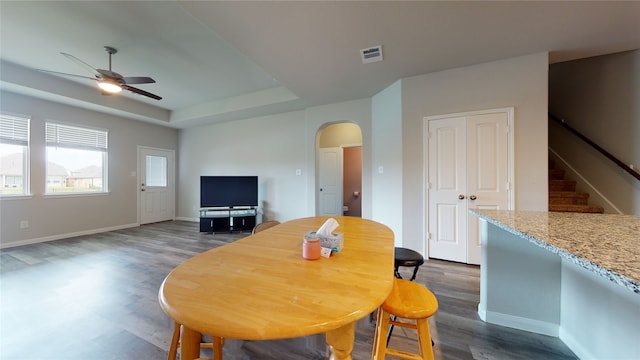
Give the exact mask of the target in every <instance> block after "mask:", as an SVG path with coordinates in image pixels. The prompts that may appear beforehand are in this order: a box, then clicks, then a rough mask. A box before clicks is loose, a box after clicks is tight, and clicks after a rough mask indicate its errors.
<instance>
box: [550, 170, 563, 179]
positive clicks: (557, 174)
mask: <svg viewBox="0 0 640 360" xmlns="http://www.w3.org/2000/svg"><path fill="white" fill-rule="evenodd" d="M564 173H565V171H564V170H561V169H549V180H563V179H564Z"/></svg>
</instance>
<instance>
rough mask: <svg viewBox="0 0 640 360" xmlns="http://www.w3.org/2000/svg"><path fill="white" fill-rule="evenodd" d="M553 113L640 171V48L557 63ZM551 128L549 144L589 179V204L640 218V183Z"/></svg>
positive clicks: (552, 83) (553, 78) (584, 186)
mask: <svg viewBox="0 0 640 360" xmlns="http://www.w3.org/2000/svg"><path fill="white" fill-rule="evenodd" d="M549 109H550V111H551V113H553V114H555V115H557V116H559V117H561V118H564V119H565V121H566V122H567V123H568V124H569V125H571V126H572V127H574V128H575V129H577V130H578V131H580V132H581V133H582V134H584V135H585V136H586V137H588V138H589V139H591V140H592V141H594V142H595V143H596V144H598V145H599V146H601V147H602V148H604V149H605V150H607V151H608V152H610V153H611V154H613V155H614V156H616V157H617V158H618V159H620V160H621V161H623V162H625V163H626V164H632V165H634V166H635V167H636V169H638V168H640V141H638V139H640V50H635V51H629V52H623V53H618V54H612V55H605V56H598V57H593V58H588V59H582V60H576V61H569V62H565V63H559V64H554V65H552V66H551V67H550V70H549ZM549 129H550V132H549V145H550V146H551V148H552V149H553V150H554V151H556V152H557V153H558V154H559V155H560V157H561V158H562V159H564V160H566V161H567V162H568V163H569V164H570V166H571V167H572V168H573V169H575V171H576V172H577V173H578V174H579V176H582V177H584V178H585V180H586V182H585V181H582V182H581V185H580V186H581V187H582V188H581V189H580V190H582V191H587V192H590V193H591V198H590V202H592V203H594V204H598V205H601V206H604V207H605V208H607V209H610V208H611V206H609V204H611V205H613V206H615V208H617V209H616V211H617V210H619V211H620V212H622V213H625V214H636V215H640V181H638V180H636V179H635V178H633V177H632V176H631V175H628V174H626V173H624V172H622V170H621V169H620V168H619V167H618V166H617V165H615V164H614V163H612V162H611V161H609V160H607V159H606V158H604V157H603V156H602V155H600V154H599V153H597V152H596V151H595V150H593V149H592V148H590V147H589V146H587V145H585V144H584V143H583V142H582V141H580V140H577V138H576V137H575V136H573V135H571V134H569V133H568V132H566V131H565V130H563V129H562V128H561V127H559V126H557V125H556V124H555V123H550V126H549ZM574 179H575V180H580V179H579V178H574ZM589 184H590V185H592V186H593V187H594V188H595V189H597V191H599V192H600V193H601V194H602V196H601V197H599V196H598V194H597V193H595V190H593V189H592V188H591V187H590V186H589ZM611 212H613V211H611Z"/></svg>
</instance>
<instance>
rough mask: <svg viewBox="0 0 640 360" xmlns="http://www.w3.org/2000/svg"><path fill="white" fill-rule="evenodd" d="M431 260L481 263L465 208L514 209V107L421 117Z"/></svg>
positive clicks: (476, 232)
mask: <svg viewBox="0 0 640 360" xmlns="http://www.w3.org/2000/svg"><path fill="white" fill-rule="evenodd" d="M425 122H426V124H425V126H426V127H428V132H427V139H426V141H427V143H428V147H427V152H428V155H427V156H426V157H425V159H427V161H428V163H427V164H426V166H425V168H426V169H427V174H428V175H427V197H426V198H427V223H428V232H427V236H426V237H427V239H428V244H427V245H428V254H429V257H430V258H437V259H444V260H450V261H456V262H462V263H469V264H480V257H481V256H480V255H481V246H480V240H479V239H480V237H479V229H478V225H479V224H478V219H477V217H476V216H474V215H471V214H469V212H468V210H469V209H510V208H511V207H512V199H513V196H512V189H513V184H512V180H511V179H512V178H513V175H512V168H513V166H512V164H511V163H512V159H513V150H512V149H513V136H512V129H513V125H512V123H513V109H512V108H510V109H497V110H488V111H480V112H473V113H465V114H452V115H444V116H437V117H427V118H425Z"/></svg>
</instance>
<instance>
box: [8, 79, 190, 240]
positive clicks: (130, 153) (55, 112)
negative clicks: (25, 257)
mask: <svg viewBox="0 0 640 360" xmlns="http://www.w3.org/2000/svg"><path fill="white" fill-rule="evenodd" d="M0 97H1V100H2V111H5V112H10V113H17V114H22V115H26V116H29V117H31V139H30V146H31V152H30V165H31V190H32V193H33V196H31V197H28V198H24V197H22V198H20V199H8V198H3V199H2V200H0V224H1V226H0V245H1V246H2V247H6V246H15V245H18V244H26V243H32V242H41V241H46V240H55V239H61V238H65V237H70V236H74V235H81V234H85V233H95V232H100V231H106V230H113V229H118V228H123V227H130V226H136V225H137V224H138V213H137V210H138V207H137V206H138V205H137V196H138V185H137V177H136V176H135V172H136V171H137V146H138V145H144V146H149V147H157V148H164V149H172V150H177V148H178V132H177V130H175V129H170V128H167V127H161V126H157V125H152V124H148V123H144V122H140V121H136V120H128V119H124V118H120V117H116V116H111V115H105V114H102V113H98V112H94V111H90V110H83V109H79V108H75V107H72V106H67V105H62V104H56V103H52V102H49V101H45V100H40V99H35V98H31V97H28V96H23V95H17V94H13V93H9V92H1V93H0ZM46 120H55V121H60V122H65V123H69V124H77V125H86V126H89V127H95V128H101V129H107V130H108V131H109V135H108V136H109V152H108V161H109V193H108V194H106V195H89V196H70V197H67V196H64V197H52V196H49V197H44V196H43V194H44V189H45V163H46V159H45V149H46V147H45V142H44V126H45V125H44V124H45V121H46ZM132 172H134V175H132ZM21 220H28V221H29V228H28V229H20V228H19V223H20V221H21Z"/></svg>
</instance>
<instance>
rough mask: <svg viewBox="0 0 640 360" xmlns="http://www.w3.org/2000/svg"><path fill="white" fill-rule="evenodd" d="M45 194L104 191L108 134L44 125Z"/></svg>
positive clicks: (64, 126) (65, 126) (80, 128)
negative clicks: (45, 144)
mask: <svg viewBox="0 0 640 360" xmlns="http://www.w3.org/2000/svg"><path fill="white" fill-rule="evenodd" d="M45 131H46V142H47V190H46V193H47V194H69V193H73V194H78V193H100V192H107V190H108V188H107V131H105V130H96V129H88V128H82V127H77V126H70V125H63V124H56V123H49V122H48V123H46V130H45Z"/></svg>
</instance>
